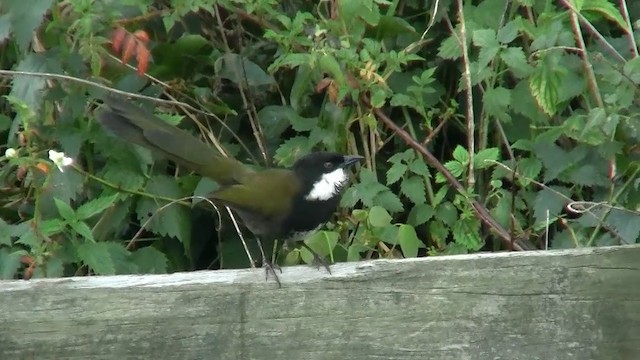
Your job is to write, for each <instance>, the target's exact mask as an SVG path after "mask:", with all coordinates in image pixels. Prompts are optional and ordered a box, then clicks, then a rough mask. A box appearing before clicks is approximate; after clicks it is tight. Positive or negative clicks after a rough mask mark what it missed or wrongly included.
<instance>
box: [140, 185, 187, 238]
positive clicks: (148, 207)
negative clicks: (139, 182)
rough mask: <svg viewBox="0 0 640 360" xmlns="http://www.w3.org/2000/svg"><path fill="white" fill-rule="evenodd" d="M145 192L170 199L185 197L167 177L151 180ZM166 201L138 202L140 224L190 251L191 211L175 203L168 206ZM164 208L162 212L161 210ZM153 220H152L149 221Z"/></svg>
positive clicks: (150, 200)
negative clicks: (177, 241) (173, 240)
mask: <svg viewBox="0 0 640 360" xmlns="http://www.w3.org/2000/svg"><path fill="white" fill-rule="evenodd" d="M145 191H146V192H147V193H149V194H154V195H159V196H162V197H166V198H170V199H180V198H182V197H183V194H182V191H181V190H180V187H179V186H178V184H177V182H176V181H175V180H174V179H172V178H169V177H166V176H154V177H152V178H151V180H150V181H149V183H148V184H147V187H146V188H145ZM166 204H168V202H167V201H165V200H158V199H153V198H142V199H140V201H139V202H138V206H137V208H136V214H137V217H138V220H139V221H140V224H141V225H142V224H145V223H147V228H148V229H149V230H151V231H153V232H155V233H157V234H161V235H166V236H170V237H174V238H177V239H178V240H180V241H181V242H182V243H183V244H184V246H185V248H186V249H189V245H190V244H189V241H190V239H191V221H190V215H189V209H188V208H187V207H185V206H182V205H180V204H177V203H174V204H171V205H168V206H165V205H166ZM161 208H162V210H160V209H161ZM149 219H151V220H149Z"/></svg>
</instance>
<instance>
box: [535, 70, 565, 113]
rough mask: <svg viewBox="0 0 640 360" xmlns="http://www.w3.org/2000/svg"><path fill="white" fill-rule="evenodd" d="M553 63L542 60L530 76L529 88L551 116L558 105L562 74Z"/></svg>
mask: <svg viewBox="0 0 640 360" xmlns="http://www.w3.org/2000/svg"><path fill="white" fill-rule="evenodd" d="M552 66H553V65H551V64H546V63H544V62H541V64H540V65H539V66H538V67H537V68H536V69H535V70H534V72H533V74H532V75H531V77H529V89H530V90H531V94H532V95H533V97H534V98H535V99H536V102H537V103H538V106H540V108H542V110H543V111H544V112H545V113H547V115H549V116H553V115H555V113H556V111H557V106H558V88H559V87H560V76H559V73H558V71H556V70H555V69H552Z"/></svg>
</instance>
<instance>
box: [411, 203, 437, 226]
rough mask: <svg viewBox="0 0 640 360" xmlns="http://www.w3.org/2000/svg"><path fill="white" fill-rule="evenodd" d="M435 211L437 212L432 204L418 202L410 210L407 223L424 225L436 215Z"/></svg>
mask: <svg viewBox="0 0 640 360" xmlns="http://www.w3.org/2000/svg"><path fill="white" fill-rule="evenodd" d="M435 213H436V212H435V210H434V209H433V207H432V206H431V205H429V204H417V205H416V206H414V207H413V208H412V209H411V211H410V212H409V217H408V218H407V223H409V224H410V225H413V226H419V225H422V224H424V223H426V222H427V221H429V220H430V219H431V218H432V217H433V215H435Z"/></svg>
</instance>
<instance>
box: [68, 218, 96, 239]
mask: <svg viewBox="0 0 640 360" xmlns="http://www.w3.org/2000/svg"><path fill="white" fill-rule="evenodd" d="M69 226H71V228H72V229H73V230H75V232H76V233H78V235H80V236H82V237H83V238H84V239H85V240H89V241H94V242H95V239H94V238H93V231H92V230H91V228H90V227H89V225H87V224H86V223H85V222H83V221H71V222H69Z"/></svg>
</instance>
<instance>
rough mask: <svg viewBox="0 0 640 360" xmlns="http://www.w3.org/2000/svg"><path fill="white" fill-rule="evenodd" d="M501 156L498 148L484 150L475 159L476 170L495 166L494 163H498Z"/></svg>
mask: <svg viewBox="0 0 640 360" xmlns="http://www.w3.org/2000/svg"><path fill="white" fill-rule="evenodd" d="M499 156H500V149H498V148H487V149H482V150H480V151H479V152H478V153H477V154H476V155H475V156H474V157H473V163H474V164H475V167H476V169H484V168H487V167H489V166H492V165H494V164H493V163H492V161H498V157H499Z"/></svg>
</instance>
